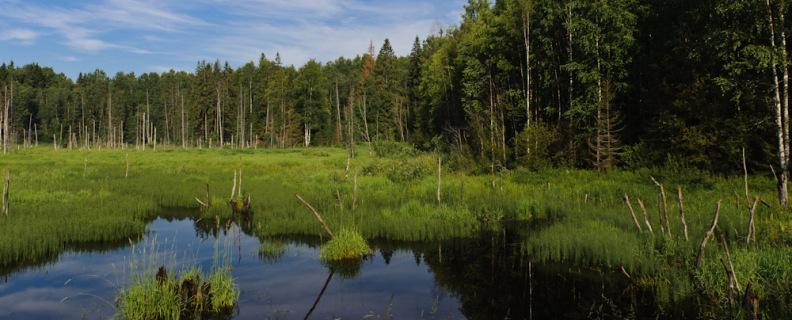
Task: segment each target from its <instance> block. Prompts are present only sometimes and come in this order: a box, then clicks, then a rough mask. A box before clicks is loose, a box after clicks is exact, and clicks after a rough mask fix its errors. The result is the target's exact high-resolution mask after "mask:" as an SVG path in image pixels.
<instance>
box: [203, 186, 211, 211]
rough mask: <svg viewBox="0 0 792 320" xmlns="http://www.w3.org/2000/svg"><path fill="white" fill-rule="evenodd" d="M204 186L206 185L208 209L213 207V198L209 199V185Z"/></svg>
mask: <svg viewBox="0 0 792 320" xmlns="http://www.w3.org/2000/svg"><path fill="white" fill-rule="evenodd" d="M204 184H205V185H206V207H207V208H208V207H211V206H212V198H211V197H209V184H208V183H204Z"/></svg>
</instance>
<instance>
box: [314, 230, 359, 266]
mask: <svg viewBox="0 0 792 320" xmlns="http://www.w3.org/2000/svg"><path fill="white" fill-rule="evenodd" d="M367 254H371V248H370V247H369V246H368V244H367V243H366V240H365V239H363V237H362V236H361V235H360V233H359V232H357V231H356V230H353V229H348V228H342V229H341V230H340V231H339V232H338V234H336V235H335V238H333V239H332V240H330V241H328V242H326V243H325V244H324V245H322V249H321V251H320V253H319V258H320V259H325V260H335V261H337V260H350V259H359V258H361V257H363V256H364V255H367Z"/></svg>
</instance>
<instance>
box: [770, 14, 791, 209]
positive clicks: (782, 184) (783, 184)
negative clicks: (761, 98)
mask: <svg viewBox="0 0 792 320" xmlns="http://www.w3.org/2000/svg"><path fill="white" fill-rule="evenodd" d="M766 4H767V19H768V21H769V23H770V46H771V47H772V48H773V51H775V48H776V45H775V28H774V26H773V12H772V9H771V7H770V0H767V1H766ZM771 57H772V58H771V59H772V63H771V68H772V71H773V89H774V90H773V91H774V93H775V96H774V97H773V102H774V103H775V106H776V107H775V111H776V125H777V126H778V157H779V164H780V166H781V176H780V177H779V179H778V202H779V204H781V206H782V207H784V208H786V207H787V206H788V205H789V201H788V196H787V178H788V176H789V169H788V167H787V164H788V159H787V156H786V155H787V152H788V151H787V150H786V141H785V140H784V137H785V135H784V124H783V122H784V121H783V114H782V110H781V109H782V108H781V94H780V92H779V82H778V72H777V71H776V67H777V63H776V60H775V55H771Z"/></svg>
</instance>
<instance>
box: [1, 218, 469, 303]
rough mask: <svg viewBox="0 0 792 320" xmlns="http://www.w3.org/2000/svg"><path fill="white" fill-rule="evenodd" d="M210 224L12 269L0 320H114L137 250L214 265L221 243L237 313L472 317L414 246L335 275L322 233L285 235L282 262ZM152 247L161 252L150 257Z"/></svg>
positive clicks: (183, 225) (171, 224)
mask: <svg viewBox="0 0 792 320" xmlns="http://www.w3.org/2000/svg"><path fill="white" fill-rule="evenodd" d="M210 225H211V224H208V223H202V221H199V222H198V223H196V222H194V221H193V220H192V219H190V218H185V219H181V220H179V219H170V220H167V219H157V220H155V221H153V222H152V223H151V225H150V230H151V232H149V233H148V234H146V235H145V237H144V239H142V241H140V242H139V243H138V244H136V247H135V248H133V247H132V246H130V245H129V243H128V241H127V245H126V246H123V247H121V248H117V249H112V250H105V251H102V250H99V251H92V250H90V249H87V248H80V249H75V250H70V251H68V252H66V253H64V254H62V255H61V256H60V257H58V258H57V259H56V261H53V262H49V263H45V264H43V265H40V266H35V267H29V268H27V269H26V270H24V271H21V272H17V273H15V274H12V275H10V276H7V277H6V278H5V279H3V280H4V282H3V283H2V284H0V306H2V307H0V318H3V319H74V318H81V317H86V318H89V319H96V318H109V317H111V316H112V315H113V314H114V313H115V310H114V305H115V301H114V299H115V296H116V294H117V289H118V288H119V287H120V286H122V285H123V284H125V283H126V281H127V279H128V276H129V267H128V266H129V264H130V262H131V259H132V256H133V250H137V251H136V255H137V256H138V257H141V250H142V249H144V248H145V249H146V250H147V253H146V258H147V259H157V260H158V261H160V262H162V263H164V264H166V265H168V264H170V265H182V264H185V265H191V264H193V263H194V264H200V265H202V268H203V270H204V271H208V270H210V269H211V266H212V263H213V261H214V260H215V246H216V245H218V244H219V246H220V248H221V250H222V248H223V247H224V246H225V247H227V248H226V254H228V255H231V257H230V259H231V264H232V266H233V270H232V276H233V277H234V278H236V282H237V283H238V284H239V288H240V289H241V295H240V301H239V304H238V306H237V308H235V309H234V310H233V313H232V314H233V316H234V318H235V319H262V318H269V319H279V318H282V319H302V318H304V317H305V316H306V315H307V314H308V312H309V311H311V308H312V307H314V304H316V306H315V307H314V309H313V310H312V311H311V314H310V318H312V319H330V318H342V319H362V318H363V317H364V316H366V315H375V316H380V317H383V318H384V317H385V315H386V314H391V315H392V316H393V318H394V319H419V318H421V315H422V314H423V317H424V318H425V319H428V318H429V317H430V316H434V317H436V318H446V319H464V318H465V317H464V316H463V315H462V314H461V312H460V303H459V301H458V300H457V299H456V298H454V297H452V296H450V295H449V294H448V293H447V292H446V291H445V290H444V289H443V288H442V287H441V286H439V285H438V284H437V283H436V281H435V280H434V276H433V274H432V271H431V269H430V268H429V267H428V266H427V265H425V264H424V263H422V262H421V261H418V262H416V256H415V254H414V253H413V252H412V251H410V250H408V249H405V248H396V249H395V250H394V249H382V250H380V249H375V254H374V255H372V256H370V257H367V259H366V260H365V261H362V265H361V266H360V270H359V271H358V272H357V274H356V275H354V277H349V276H350V275H344V274H342V273H338V272H335V273H333V275H332V277H330V274H331V271H330V267H329V266H326V265H324V264H323V263H322V262H321V261H320V260H319V244H320V242H319V241H320V239H318V238H317V239H302V240H301V239H299V238H297V237H295V238H293V239H283V241H284V242H285V251H284V252H283V254H282V255H281V256H279V257H277V258H276V259H274V260H273V259H268V258H266V257H261V256H260V255H259V242H260V240H259V239H258V238H255V237H252V236H250V235H247V234H244V233H243V234H241V235H240V234H239V233H238V230H239V229H235V230H237V231H232V230H229V229H224V228H222V227H221V228H220V229H217V228H215V227H210ZM207 231H208V232H207ZM215 234H216V236H217V237H215ZM235 240H236V241H235ZM152 244H153V246H152ZM226 244H227V246H226ZM152 247H153V248H154V249H155V251H157V252H158V254H157V255H156V256H151V254H150V252H151V248H152ZM375 248H376V246H375ZM383 251H384V252H385V255H383V254H382V252H383ZM390 251H392V255H390ZM386 257H387V258H388V263H386V259H385V258H386ZM328 278H329V282H328ZM325 283H327V286H326V288H324V292H323V294H322V296H321V297H320V299H318V302H317V297H319V295H320V293H321V292H322V289H323V287H325ZM375 318H376V317H375Z"/></svg>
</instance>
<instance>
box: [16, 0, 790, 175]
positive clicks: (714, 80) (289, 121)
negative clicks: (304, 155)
mask: <svg viewBox="0 0 792 320" xmlns="http://www.w3.org/2000/svg"><path fill="white" fill-rule="evenodd" d="M790 4H792V1H788V0H783V1H779V0H773V1H758V2H757V1H744V0H699V1H689V0H598V1H591V0H560V1H559V0H533V1H530V0H502V1H500V0H499V1H496V2H495V3H494V4H493V3H490V2H489V1H485V0H469V1H468V3H467V4H466V5H465V6H464V13H463V15H462V20H461V22H460V24H459V25H458V26H451V27H449V28H448V29H446V30H441V31H439V32H436V33H435V34H433V35H430V36H428V37H427V38H425V39H423V40H421V39H419V38H416V39H415V43H414V46H413V48H412V52H411V53H410V55H409V56H404V57H397V56H396V55H395V53H394V51H393V49H392V47H391V45H390V43H389V41H388V40H387V39H386V40H385V42H384V43H382V44H381V46H380V47H379V50H377V49H375V47H374V44H372V45H371V46H370V47H369V48H368V50H367V52H366V53H364V54H362V55H360V56H357V57H355V58H353V59H347V58H343V57H341V58H338V59H337V60H335V61H328V62H326V63H321V62H317V61H315V60H311V61H308V62H307V63H305V64H304V65H302V66H300V67H299V68H296V67H294V66H284V65H283V64H282V63H281V60H280V55H276V57H275V58H274V60H271V59H268V58H267V57H265V56H264V54H262V55H261V58H260V59H259V61H258V63H256V62H249V63H247V64H245V65H243V66H241V67H239V68H236V69H233V68H232V67H230V66H229V64H228V63H225V64H222V63H221V62H220V61H217V62H214V63H212V62H206V61H201V62H199V63H198V65H197V67H196V69H195V71H194V72H192V73H187V72H183V71H180V72H177V71H173V70H171V71H170V72H166V73H162V74H157V73H144V74H141V75H135V74H134V73H124V72H119V73H117V74H115V75H114V76H109V75H107V74H106V73H105V72H104V71H102V70H98V69H97V70H95V71H93V72H89V73H82V74H80V76H79V77H78V79H77V80H76V82H75V81H73V80H72V79H69V78H67V77H66V76H64V75H63V74H62V73H56V71H55V70H53V69H51V68H48V67H41V66H39V65H37V64H29V65H25V66H22V67H19V66H16V65H14V63H13V62H11V63H9V64H6V63H4V64H3V65H2V67H0V90H2V93H0V94H2V96H3V99H2V100H0V103H3V104H4V105H3V106H2V108H0V110H5V105H8V104H10V108H9V111H8V116H9V117H8V120H9V122H8V129H7V132H8V133H9V135H8V138H9V143H20V142H21V141H23V140H27V141H32V140H33V139H35V138H37V139H38V141H46V142H51V141H53V140H56V142H57V144H59V145H67V144H68V143H69V142H72V143H75V144H78V145H84V144H102V145H106V146H114V145H115V146H117V145H119V144H120V143H125V144H128V145H129V144H142V143H145V142H149V141H153V140H154V139H155V137H156V140H157V142H158V143H167V144H171V145H175V146H195V145H197V144H199V143H201V144H204V145H206V144H209V141H212V143H213V144H214V145H215V146H216V145H218V144H223V145H233V146H238V147H249V146H253V145H256V146H257V147H272V148H290V147H294V146H303V145H349V144H350V142H351V141H353V139H354V142H357V143H374V142H378V141H398V142H408V143H410V144H413V145H414V146H416V147H417V148H419V149H435V150H440V151H443V152H446V153H453V154H456V155H460V156H463V157H466V158H470V159H477V160H478V161H480V162H481V163H483V164H486V165H487V167H489V166H490V165H492V166H498V165H506V166H515V165H522V166H527V167H531V168H540V167H544V166H576V167H586V168H597V169H605V168H611V167H616V166H625V167H629V168H635V167H647V166H649V167H650V166H663V165H673V166H680V167H698V168H704V169H707V170H713V171H719V172H730V171H737V170H741V168H742V163H741V162H742V158H741V149H742V148H745V150H746V154H747V158H748V160H749V166H751V167H754V168H762V170H765V169H769V168H768V165H769V164H770V163H774V164H778V159H779V158H778V153H779V148H780V147H786V150H788V140H789V138H788V121H787V117H788V111H787V110H788V101H789V85H788V78H789V77H788V73H789V71H788V69H789V68H788V62H789V57H788V55H787V50H786V49H787V48H788V46H789V43H792V41H789V43H788V41H786V38H787V34H790V33H792V32H786V30H789V29H790V27H789V26H790V25H792V23H789V22H786V21H785V19H784V18H785V17H786V16H788V15H789V10H790V7H792V6H790ZM361 49H365V48H361ZM12 90H13V98H11V96H12V93H11V92H12ZM31 132H32V134H31ZM26 137H27V138H26ZM779 138H781V140H782V141H783V142H782V143H780V144H779ZM782 153H783V152H782ZM781 161H784V160H781ZM786 161H788V160H786Z"/></svg>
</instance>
